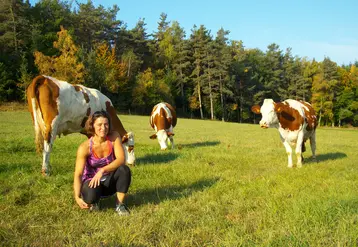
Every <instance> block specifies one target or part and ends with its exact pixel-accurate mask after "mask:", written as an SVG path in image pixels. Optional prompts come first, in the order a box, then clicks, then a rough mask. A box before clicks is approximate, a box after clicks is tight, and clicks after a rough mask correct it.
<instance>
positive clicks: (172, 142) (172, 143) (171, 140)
mask: <svg viewBox="0 0 358 247" xmlns="http://www.w3.org/2000/svg"><path fill="white" fill-rule="evenodd" d="M169 142H170V143H171V145H172V149H173V148H174V138H173V136H170V137H169Z"/></svg>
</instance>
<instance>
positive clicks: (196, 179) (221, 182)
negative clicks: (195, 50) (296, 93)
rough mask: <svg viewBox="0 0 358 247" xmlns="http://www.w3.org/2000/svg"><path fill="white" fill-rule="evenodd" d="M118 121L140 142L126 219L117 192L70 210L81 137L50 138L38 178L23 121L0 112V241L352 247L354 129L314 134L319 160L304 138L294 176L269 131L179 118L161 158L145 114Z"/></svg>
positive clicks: (357, 214) (356, 165) (357, 179)
mask: <svg viewBox="0 0 358 247" xmlns="http://www.w3.org/2000/svg"><path fill="white" fill-rule="evenodd" d="M120 119H121V120H122V122H123V124H124V126H125V128H126V129H127V130H128V131H129V130H130V131H133V132H134V133H135V141H136V145H135V153H136V158H137V163H136V166H134V167H131V171H132V176H133V177H132V184H131V187H130V191H129V196H128V199H127V204H128V206H129V209H130V210H131V215H130V216H128V217H119V216H117V215H116V213H115V211H114V203H115V200H114V197H110V198H107V199H104V200H102V201H101V207H102V210H101V211H100V212H92V213H90V212H88V211H86V210H81V209H80V208H79V207H78V206H77V205H76V204H75V201H74V200H73V190H72V183H73V171H74V164H75V155H76V150H77V147H78V145H79V144H80V143H81V142H82V141H84V140H85V137H84V136H82V135H80V134H71V135H68V136H65V137H64V136H61V138H57V139H56V141H55V144H54V148H53V152H52V154H51V159H50V160H51V166H52V170H51V176H49V177H43V176H42V175H41V162H42V157H41V156H40V155H38V154H36V152H35V145H34V131H33V127H32V121H31V117H30V114H29V113H28V112H26V111H14V112H0V140H1V141H0V184H1V186H0V245H1V246H200V247H202V246H358V148H357V147H358V145H357V142H358V130H353V129H338V128H334V129H333V128H319V129H318V130H317V160H318V162H317V163H316V162H315V161H314V160H312V159H311V158H310V157H311V150H310V145H309V142H307V146H306V147H307V151H306V152H305V154H304V156H305V158H306V159H305V163H304V166H303V167H302V168H300V169H298V168H293V169H290V168H287V156H286V154H285V149H284V147H283V145H282V144H281V142H280V138H279V134H278V131H277V130H275V129H267V130H262V129H260V128H259V126H258V125H253V124H238V123H225V122H220V121H209V120H206V121H203V120H192V119H181V118H179V119H178V125H177V127H176V128H175V129H174V132H175V137H174V140H175V144H176V148H175V149H174V150H168V151H165V152H164V151H160V150H159V144H158V142H157V141H156V140H150V139H149V136H150V135H151V134H153V133H154V132H153V130H152V129H151V127H150V125H149V117H145V116H128V115H120ZM294 161H296V159H295V157H294Z"/></svg>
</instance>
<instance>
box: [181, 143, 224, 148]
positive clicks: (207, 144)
mask: <svg viewBox="0 0 358 247" xmlns="http://www.w3.org/2000/svg"><path fill="white" fill-rule="evenodd" d="M219 144H220V142H219V141H210V142H194V143H189V144H178V145H177V148H178V149H181V148H197V147H207V146H216V145H219Z"/></svg>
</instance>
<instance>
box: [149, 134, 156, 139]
mask: <svg viewBox="0 0 358 247" xmlns="http://www.w3.org/2000/svg"><path fill="white" fill-rule="evenodd" d="M149 138H150V139H152V140H153V139H157V134H153V135H151V136H149Z"/></svg>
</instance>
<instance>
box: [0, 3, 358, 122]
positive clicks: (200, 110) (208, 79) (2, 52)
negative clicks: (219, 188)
mask: <svg viewBox="0 0 358 247" xmlns="http://www.w3.org/2000/svg"><path fill="white" fill-rule="evenodd" d="M118 13H119V7H118V6H117V5H113V6H112V7H111V8H108V9H106V8H104V7H103V6H102V5H99V6H98V7H96V6H94V4H93V3H92V1H91V0H89V1H88V2H87V3H75V6H72V4H70V3H68V2H67V1H60V0H41V1H39V2H38V3H36V4H35V5H34V6H31V5H30V3H29V1H28V0H25V1H22V0H2V1H1V5H0V21H1V22H0V23H1V24H0V102H6V101H24V100H25V97H26V96H25V90H26V87H27V86H28V85H29V83H31V81H32V79H33V78H34V77H35V76H36V75H38V74H46V75H50V76H54V77H56V78H58V79H61V80H66V81H68V82H70V83H73V84H83V85H85V86H88V87H93V88H97V89H99V90H100V91H102V92H103V93H105V94H107V95H108V96H109V97H110V98H111V99H112V101H113V104H114V105H115V106H116V108H117V109H118V110H119V111H121V112H128V113H132V114H149V113H150V111H151V109H152V107H153V106H154V105H155V104H156V103H158V102H160V101H166V102H168V103H171V104H173V105H174V106H175V107H176V109H177V112H178V115H179V116H181V117H194V118H202V119H204V118H205V119H218V120H222V121H233V122H240V123H242V122H254V121H255V116H254V114H253V113H251V111H250V108H251V106H252V105H254V104H261V103H262V102H263V99H265V98H272V99H273V100H275V101H280V100H284V99H287V98H292V99H298V100H305V101H308V102H311V103H312V105H313V107H314V109H315V110H316V112H317V116H318V120H319V124H320V125H329V126H344V125H348V126H358V114H357V113H358V70H357V66H358V62H357V61H356V62H355V63H354V64H348V65H337V63H336V62H334V61H332V60H331V59H330V58H329V57H325V58H324V60H323V61H321V62H319V61H316V60H314V59H313V60H308V59H307V58H305V57H303V58H301V57H298V56H293V55H292V51H291V48H288V49H286V50H281V49H280V47H279V46H278V45H277V44H275V43H273V44H269V45H268V46H267V50H266V51H261V50H260V49H247V48H245V46H244V44H243V42H242V41H241V40H229V38H228V35H229V33H230V32H229V30H225V29H224V28H221V29H220V30H218V31H217V32H216V34H214V35H213V34H211V30H208V29H207V28H206V27H205V26H204V25H200V26H196V25H193V28H192V29H191V32H190V34H186V33H185V31H184V29H183V28H182V27H181V26H180V24H179V22H178V21H168V20H167V15H166V14H165V13H162V14H161V15H160V16H159V18H158V27H157V30H156V31H155V32H153V33H150V34H149V33H148V32H147V30H146V23H145V21H144V19H139V20H138V22H137V23H136V26H135V27H134V28H132V29H129V28H128V27H127V26H126V24H125V23H124V21H123V20H118V19H117V14H118ZM119 16H120V15H119Z"/></svg>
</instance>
